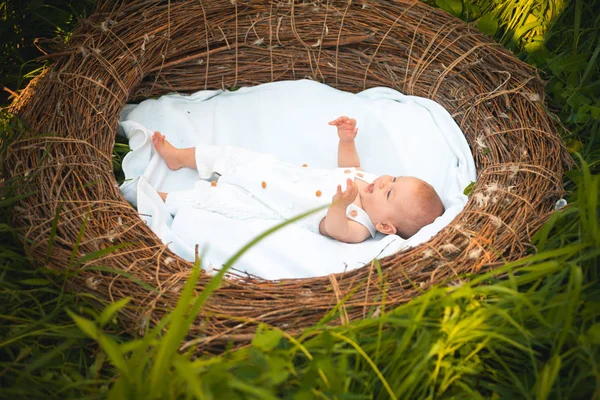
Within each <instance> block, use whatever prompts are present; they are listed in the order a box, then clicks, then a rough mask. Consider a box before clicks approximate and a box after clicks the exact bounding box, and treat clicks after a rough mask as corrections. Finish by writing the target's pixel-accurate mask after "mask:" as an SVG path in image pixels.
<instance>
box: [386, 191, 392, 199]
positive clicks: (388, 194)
mask: <svg viewBox="0 0 600 400" xmlns="http://www.w3.org/2000/svg"><path fill="white" fill-rule="evenodd" d="M390 193H392V191H391V190H389V191H388V192H387V198H388V199H389V198H390Z"/></svg>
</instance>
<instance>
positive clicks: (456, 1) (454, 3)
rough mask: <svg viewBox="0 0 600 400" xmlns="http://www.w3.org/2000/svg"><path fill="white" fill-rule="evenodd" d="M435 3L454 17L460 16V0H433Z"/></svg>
mask: <svg viewBox="0 0 600 400" xmlns="http://www.w3.org/2000/svg"><path fill="white" fill-rule="evenodd" d="M435 4H436V5H437V6H438V7H439V8H441V9H442V10H444V11H447V12H449V13H450V14H452V15H454V16H455V17H460V14H461V13H462V9H463V5H462V1H461V0H435Z"/></svg>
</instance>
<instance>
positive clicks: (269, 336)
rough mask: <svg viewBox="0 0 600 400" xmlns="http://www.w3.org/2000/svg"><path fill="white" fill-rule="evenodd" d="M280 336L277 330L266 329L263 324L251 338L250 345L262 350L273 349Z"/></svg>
mask: <svg viewBox="0 0 600 400" xmlns="http://www.w3.org/2000/svg"><path fill="white" fill-rule="evenodd" d="M282 336H283V335H282V334H281V332H280V331H279V330H276V329H268V328H267V327H266V326H265V325H261V326H260V327H259V329H257V331H256V335H254V338H253V339H252V345H253V346H255V347H257V348H259V349H261V350H263V351H269V350H273V349H274V348H275V347H277V345H278V344H279V341H280V340H281V337H282Z"/></svg>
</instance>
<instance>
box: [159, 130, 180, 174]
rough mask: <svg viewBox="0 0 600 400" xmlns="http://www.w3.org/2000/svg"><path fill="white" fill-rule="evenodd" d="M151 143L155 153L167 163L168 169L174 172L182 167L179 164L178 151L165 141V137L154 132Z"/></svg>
mask: <svg viewBox="0 0 600 400" xmlns="http://www.w3.org/2000/svg"><path fill="white" fill-rule="evenodd" d="M152 143H153V144H154V148H155V149H156V152H157V153H158V154H160V156H161V157H162V158H163V160H165V163H167V167H169V169H171V170H173V171H175V170H178V169H179V168H181V167H183V164H181V162H180V161H179V157H178V152H179V149H176V148H175V147H173V145H172V144H171V143H169V141H168V140H166V139H165V135H161V133H160V132H154V135H152Z"/></svg>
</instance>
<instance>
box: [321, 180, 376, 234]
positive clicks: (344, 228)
mask: <svg viewBox="0 0 600 400" xmlns="http://www.w3.org/2000/svg"><path fill="white" fill-rule="evenodd" d="M347 185H348V186H347V188H346V190H345V191H343V192H342V187H341V185H338V187H337V193H336V194H335V196H333V203H332V204H331V205H330V206H329V209H328V210H327V215H326V216H325V218H323V220H322V221H321V223H320V224H319V232H320V233H321V234H322V235H325V236H329V237H332V238H334V239H336V240H339V241H340V242H346V243H360V242H362V241H364V240H365V239H367V238H368V237H369V236H371V233H370V232H369V230H368V229H367V228H366V227H365V226H363V225H362V224H359V223H358V222H355V221H352V220H349V219H348V217H346V208H348V206H349V205H350V204H351V203H352V202H353V201H354V199H355V198H356V196H357V195H358V186H357V185H356V183H354V182H353V181H352V180H351V179H348V180H347Z"/></svg>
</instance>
